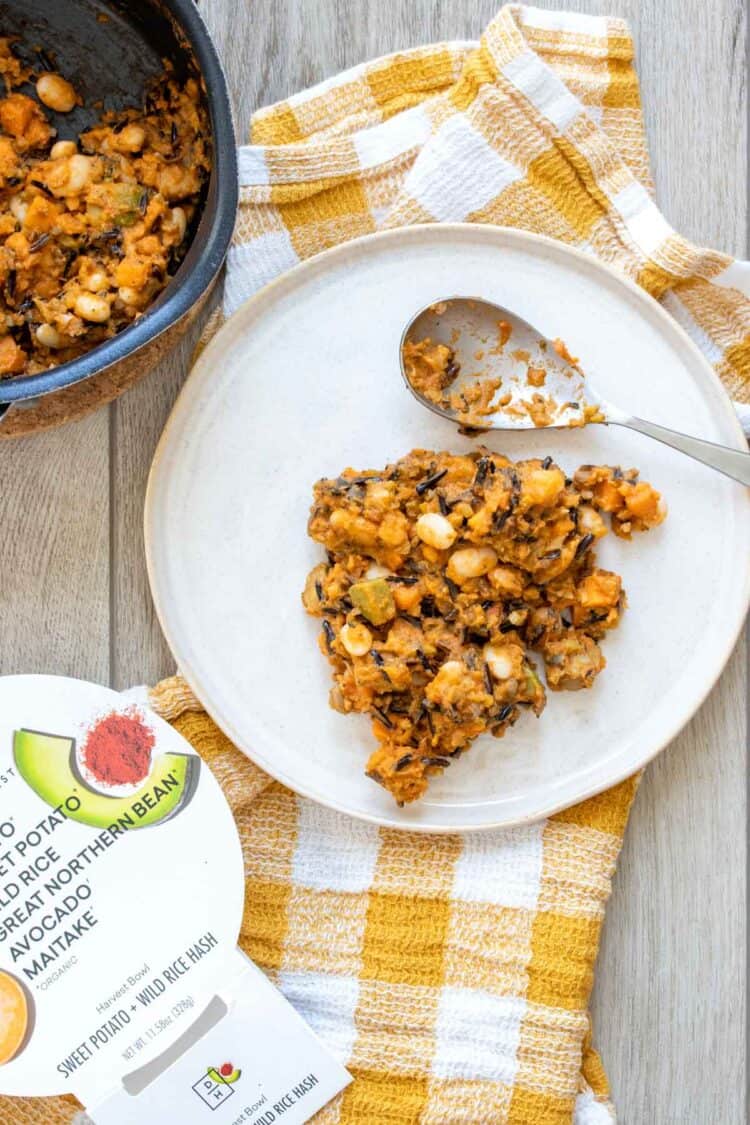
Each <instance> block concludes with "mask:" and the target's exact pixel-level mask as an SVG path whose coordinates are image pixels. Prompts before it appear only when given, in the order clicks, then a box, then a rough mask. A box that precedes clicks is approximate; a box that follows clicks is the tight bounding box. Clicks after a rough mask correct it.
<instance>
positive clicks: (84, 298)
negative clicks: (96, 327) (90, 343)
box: [73, 293, 109, 324]
mask: <svg viewBox="0 0 750 1125" xmlns="http://www.w3.org/2000/svg"><path fill="white" fill-rule="evenodd" d="M73 308H74V310H75V313H76V316H80V317H81V319H82V320H90V321H92V322H93V323H94V324H103V323H104V321H105V320H109V301H105V300H104V298H103V297H95V296H94V294H93V293H81V294H80V296H78V297H76V303H75V305H74V306H73Z"/></svg>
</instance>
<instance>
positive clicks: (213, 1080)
mask: <svg viewBox="0 0 750 1125" xmlns="http://www.w3.org/2000/svg"><path fill="white" fill-rule="evenodd" d="M241 1074H242V1071H241V1070H238V1069H237V1067H236V1066H235V1065H234V1063H230V1062H225V1063H222V1064H221V1066H220V1067H215V1066H210V1067H209V1068H208V1070H207V1071H206V1073H205V1074H204V1075H203V1077H202V1078H200V1079H199V1080H198V1081H197V1082H194V1083H193V1089H194V1090H195V1092H196V1094H197V1095H198V1097H199V1098H200V1099H201V1101H202V1102H205V1104H206V1105H207V1106H208V1107H209V1108H210V1109H218V1107H219V1106H220V1105H222V1103H223V1102H225V1101H226V1100H227V1098H231V1096H232V1094H233V1093H234V1090H233V1089H232V1087H233V1086H234V1083H235V1082H236V1081H237V1079H238V1078H239V1077H240V1075H241Z"/></svg>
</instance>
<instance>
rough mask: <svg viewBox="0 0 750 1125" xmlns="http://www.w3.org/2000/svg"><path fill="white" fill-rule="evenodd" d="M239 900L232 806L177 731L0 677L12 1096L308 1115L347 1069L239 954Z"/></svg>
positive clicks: (243, 1114) (60, 691) (124, 706)
mask: <svg viewBox="0 0 750 1125" xmlns="http://www.w3.org/2000/svg"><path fill="white" fill-rule="evenodd" d="M243 902H244V870H243V861H242V853H241V849H240V843H239V838H238V836H237V830H236V827H235V824H234V821H233V819H232V815H231V812H230V809H229V806H228V805H227V803H226V800H225V798H224V795H223V793H222V791H221V788H220V787H219V785H218V783H217V782H216V780H215V778H214V777H213V775H212V773H211V771H210V770H209V769H208V767H207V766H206V764H205V763H204V762H202V761H201V759H200V758H199V757H198V755H196V754H195V752H194V751H193V749H192V747H191V746H190V745H189V743H187V742H186V741H185V739H183V738H182V737H181V735H180V734H179V733H178V732H177V731H175V730H174V729H173V728H172V727H171V726H169V724H168V723H166V722H164V721H163V720H162V719H160V718H159V717H158V716H157V715H155V714H154V713H153V712H152V711H150V710H149V709H148V707H147V706H145V705H144V704H142V703H140V702H137V703H136V702H133V701H132V700H130V699H128V698H127V697H123V696H121V695H119V694H118V693H117V692H114V691H111V690H110V689H108V688H103V687H99V686H97V685H94V684H88V683H83V682H81V681H77V680H70V679H65V678H62V677H55V676H9V677H4V678H0V1093H4V1094H8V1095H18V1096H41V1095H51V1094H60V1093H72V1094H74V1095H76V1096H77V1097H78V1098H79V1099H80V1100H81V1101H82V1102H83V1103H84V1105H85V1106H86V1107H87V1111H88V1113H89V1115H90V1116H91V1117H93V1119H94V1120H95V1121H96V1122H99V1123H100V1125H119V1123H123V1125H124V1123H125V1122H132V1121H133V1120H139V1121H143V1122H146V1123H148V1122H151V1121H153V1122H157V1121H158V1122H163V1121H164V1120H179V1121H180V1122H182V1123H191V1122H193V1121H195V1122H201V1121H203V1122H205V1123H208V1122H210V1123H211V1125H222V1123H224V1125H230V1123H231V1125H239V1122H247V1123H248V1125H271V1123H272V1122H273V1121H276V1120H277V1119H279V1118H280V1117H281V1116H283V1117H284V1121H285V1123H286V1125H293V1123H295V1122H300V1123H301V1122H305V1121H307V1120H309V1118H310V1117H311V1116H313V1114H314V1113H316V1112H317V1110H318V1109H319V1108H320V1107H321V1106H323V1105H325V1104H326V1102H327V1101H329V1100H330V1098H332V1097H333V1096H334V1094H336V1093H337V1092H338V1091H339V1090H341V1089H343V1087H344V1086H345V1085H346V1084H347V1083H348V1082H349V1081H350V1077H349V1075H348V1074H347V1072H346V1071H345V1070H344V1068H343V1067H342V1066H341V1065H340V1063H338V1062H337V1061H336V1060H335V1059H334V1058H333V1056H332V1055H330V1054H329V1052H328V1050H327V1049H326V1048H325V1047H324V1046H323V1044H322V1043H321V1042H320V1041H319V1040H318V1039H317V1038H316V1037H315V1036H314V1034H313V1033H312V1031H311V1030H310V1029H309V1028H308V1027H307V1025H306V1024H305V1023H304V1022H303V1021H302V1020H301V1019H300V1017H299V1016H298V1015H297V1014H296V1013H295V1012H294V1010H293V1009H292V1008H291V1007H290V1005H289V1004H288V1003H287V1002H286V1001H285V1000H284V999H283V997H282V996H281V994H280V993H279V992H278V991H277V990H276V989H275V988H274V987H273V986H272V985H271V984H270V983H269V982H268V980H267V979H266V977H265V976H264V975H263V974H262V973H261V972H260V971H259V970H258V969H257V968H256V967H255V966H254V965H252V963H251V962H250V961H248V959H247V958H246V957H245V956H244V955H243V954H242V953H241V952H240V951H239V950H238V949H237V937H238V934H239V929H240V922H241V918H242V909H243ZM209 1112H211V1114H212V1116H211V1117H210V1118H209V1117H208V1113H209ZM165 1114H167V1115H168V1116H166V1117H165Z"/></svg>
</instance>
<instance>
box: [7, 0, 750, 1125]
mask: <svg viewBox="0 0 750 1125" xmlns="http://www.w3.org/2000/svg"><path fill="white" fill-rule="evenodd" d="M539 2H540V4H541V6H542V7H565V6H566V7H568V8H575V9H580V10H584V11H589V12H592V13H598V14H605V13H609V14H614V15H624V16H626V17H627V18H628V19H629V20H630V21H631V26H632V28H633V31H634V33H635V38H636V42H637V49H638V66H639V71H640V75H641V80H642V90H643V97H644V102H645V111H646V121H647V129H648V136H649V142H650V148H651V154H652V160H653V168H654V173H655V177H656V183H657V190H658V198H659V201H660V204H661V206H662V208H663V210H664V211H665V213H666V215H667V217H668V218H669V219H670V220H671V222H672V223H673V224H674V225H675V226H676V227H677V229H679V230H680V231H681V232H682V233H684V234H685V235H687V236H688V237H691V238H693V239H695V240H697V241H700V242H703V243H705V244H708V245H711V246H715V247H719V248H720V249H722V250H726V251H729V252H732V253H736V254H739V255H741V256H746V254H747V244H746V240H747V190H746V185H747V147H746V134H747V104H746V97H747V91H746V84H745V57H744V50H745V31H746V29H745V5H744V3H743V0H560V2H559V3H550V2H549V0H539ZM200 7H201V10H202V11H203V13H204V16H205V18H206V20H207V22H208V24H209V27H210V28H211V30H212V32H213V34H214V36H215V38H216V42H217V44H218V47H219V50H220V52H221V54H222V56H223V58H224V60H225V63H226V67H227V72H228V78H229V83H230V87H231V90H232V93H233V97H234V104H235V109H236V114H237V123H238V126H239V129H240V135H241V136H242V137H244V136H245V135H246V131H247V124H248V119H249V115H250V113H251V111H252V109H253V108H254V107H255V106H259V105H263V104H265V103H268V102H270V101H274V100H276V99H277V98H279V97H283V96H285V95H287V94H289V93H291V92H293V91H294V90H297V89H299V88H300V87H302V86H305V85H308V84H310V83H312V82H316V81H319V80H320V79H322V78H325V77H326V76H327V75H330V74H332V73H334V72H336V71H337V70H339V69H341V68H343V67H347V66H351V65H353V64H355V63H358V62H360V61H362V60H364V59H367V58H370V57H373V56H376V55H379V54H383V53H385V52H388V51H393V50H397V49H399V48H403V47H407V46H411V45H415V44H418V43H425V42H429V41H434V40H438V39H449V38H456V39H459V38H476V37H477V36H478V35H479V33H480V32H481V30H482V27H483V25H484V24H485V23H486V22H487V21H488V20H489V18H490V17H491V16H492V15H493V13H494V11H495V10H496V7H497V0H452V2H450V3H448V2H447V0H202V2H201V3H200ZM190 351H191V340H188V341H186V342H185V343H184V344H183V346H182V347H181V348H180V349H179V351H178V352H177V353H176V354H174V355H173V356H171V357H170V358H169V360H168V361H166V362H165V363H163V364H162V365H161V366H160V367H159V368H158V369H157V370H155V371H154V372H153V374H151V375H150V376H149V377H148V378H147V379H146V380H145V381H144V382H143V383H141V384H140V385H139V386H138V387H136V388H135V389H134V390H133V391H131V392H130V393H129V394H127V395H126V396H125V397H124V398H123V399H121V400H120V401H119V402H118V403H116V404H115V405H114V406H112V407H110V408H108V409H105V410H101V411H100V412H99V413H97V414H95V415H93V416H92V417H90V418H88V419H86V420H85V421H83V422H80V423H78V424H76V425H72V426H68V427H67V428H65V429H63V430H59V431H56V432H52V433H49V434H46V435H41V436H38V437H34V438H31V439H25V440H22V441H20V442H5V443H0V480H1V481H2V487H1V489H0V527H2V534H3V567H2V582H1V584H0V637H1V638H2V642H1V648H0V652H1V664H0V670H1V671H2V672H4V673H9V672H37V671H46V672H56V673H61V674H66V675H71V676H80V677H84V678H86V679H91V680H96V681H100V682H103V683H110V684H112V685H113V686H115V687H125V686H129V685H132V684H134V683H142V682H145V681H154V680H157V679H158V678H159V677H161V676H163V675H165V674H168V673H171V672H172V670H173V662H172V660H171V658H170V654H169V651H168V649H167V648H166V645H165V643H164V640H163V638H162V636H161V633H160V630H159V626H158V623H157V621H156V618H155V614H154V610H153V606H152V604H151V599H150V596H149V591H148V583H147V579H146V571H145V566H144V561H143V544H142V532H141V513H142V507H143V495H144V489H145V483H146V476H147V473H148V468H149V463H150V461H151V456H152V453H153V450H154V446H155V444H156V441H157V439H158V437H159V434H160V431H161V429H162V427H163V425H164V422H165V420H166V418H167V415H168V414H169V410H170V407H171V405H172V403H173V401H174V399H175V396H176V394H177V392H178V390H179V388H180V385H181V384H182V382H183V380H184V378H185V376H186V374H187V370H188V360H189V355H190ZM685 565H689V560H687V559H686V560H685ZM675 658H676V659H679V654H676V656H675ZM745 687H746V649H745V646H744V645H743V644H741V645H740V646H739V647H738V650H737V651H736V652H735V654H734V656H733V658H732V660H731V661H730V663H729V665H728V667H727V669H726V671H725V672H724V674H723V676H722V678H721V681H720V683H719V685H718V686H717V688H716V689H715V691H714V692H713V693H712V695H711V697H710V699H709V700H708V701H707V703H706V704H705V705H704V706H703V707H702V708H701V710H700V712H699V713H698V715H697V716H696V718H695V719H694V720H693V722H692V723H691V724H690V725H689V727H688V728H687V729H686V730H685V731H684V732H683V733H682V734H681V735H680V737H679V738H677V739H676V740H675V742H674V743H673V744H672V745H671V746H670V748H669V749H668V751H667V752H665V753H664V754H663V755H662V756H661V757H660V758H659V759H658V761H656V762H655V763H653V764H652V765H651V767H650V768H649V769H648V770H647V772H646V776H645V778H644V781H643V783H642V786H641V790H640V793H639V796H638V798H637V802H636V807H635V811H634V813H633V816H632V820H631V824H630V827H629V830H628V835H627V840H626V844H625V849H624V853H623V857H622V860H621V864H620V870H619V872H618V875H617V880H616V886H615V892H614V897H613V900H612V902H611V905H610V907H609V912H608V916H607V922H606V931H605V935H604V942H603V947H602V952H601V956H600V959H599V964H598V972H597V983H596V988H595V995H594V1001H593V1010H594V1031H595V1040H596V1043H597V1045H598V1047H599V1048H600V1050H601V1052H602V1055H603V1058H604V1061H605V1065H606V1067H607V1070H608V1072H609V1075H610V1079H611V1082H612V1085H613V1091H614V1096H615V1100H616V1103H617V1106H618V1110H619V1115H620V1120H621V1122H623V1123H625V1125H666V1123H670V1125H739V1123H740V1122H741V1121H743V1120H744V1115H743V1094H744V1069H743V1066H744V1063H743V1060H744V1051H743V1033H744V1014H745V1013H744V965H745V952H744V951H745V930H744V927H745V853H746V846H745V823H746V783H745V768H746V748H745V742H746V739H745V733H746V708H745V694H746V693H745Z"/></svg>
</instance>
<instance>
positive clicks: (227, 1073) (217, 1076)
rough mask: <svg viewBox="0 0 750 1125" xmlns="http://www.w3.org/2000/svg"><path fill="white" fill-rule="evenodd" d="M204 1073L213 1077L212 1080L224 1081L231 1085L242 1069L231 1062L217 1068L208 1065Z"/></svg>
mask: <svg viewBox="0 0 750 1125" xmlns="http://www.w3.org/2000/svg"><path fill="white" fill-rule="evenodd" d="M206 1074H207V1075H208V1077H209V1078H211V1079H213V1081H214V1082H226V1083H227V1084H228V1085H229V1086H231V1085H232V1083H234V1082H236V1081H237V1079H238V1078H239V1076H240V1075H241V1074H242V1071H241V1070H238V1069H237V1068H236V1067H235V1066H233V1065H232V1063H224V1064H223V1066H221V1067H219V1069H218V1070H217V1069H216V1067H214V1066H210V1067H209V1068H208V1070H207V1071H206Z"/></svg>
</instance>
